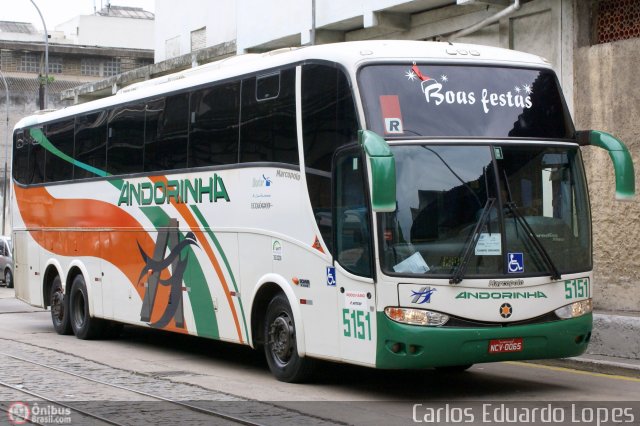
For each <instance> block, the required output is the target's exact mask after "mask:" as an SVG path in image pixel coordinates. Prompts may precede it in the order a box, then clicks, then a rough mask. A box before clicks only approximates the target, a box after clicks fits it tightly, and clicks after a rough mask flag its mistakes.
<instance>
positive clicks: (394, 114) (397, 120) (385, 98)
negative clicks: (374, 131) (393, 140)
mask: <svg viewBox="0 0 640 426" xmlns="http://www.w3.org/2000/svg"><path fill="white" fill-rule="evenodd" d="M380 111H381V112H382V118H383V119H384V133H385V134H386V135H397V134H402V133H404V130H402V112H401V111H400V99H399V98H398V95H382V96H380Z"/></svg>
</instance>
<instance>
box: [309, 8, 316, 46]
mask: <svg viewBox="0 0 640 426" xmlns="http://www.w3.org/2000/svg"><path fill="white" fill-rule="evenodd" d="M310 44H311V46H315V44H316V0H311V43H310Z"/></svg>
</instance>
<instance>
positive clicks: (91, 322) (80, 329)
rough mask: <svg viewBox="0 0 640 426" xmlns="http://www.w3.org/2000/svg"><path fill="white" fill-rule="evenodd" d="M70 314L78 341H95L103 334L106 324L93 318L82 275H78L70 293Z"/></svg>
mask: <svg viewBox="0 0 640 426" xmlns="http://www.w3.org/2000/svg"><path fill="white" fill-rule="evenodd" d="M69 312H70V320H71V328H72V329H73V333H74V334H75V335H76V337H77V338H78V339H82V340H90V339H95V338H96V337H98V336H100V335H101V334H102V331H103V330H104V326H105V322H104V321H103V320H101V319H99V318H91V315H90V312H89V296H88V294H87V286H86V284H85V282H84V277H83V276H82V275H76V277H75V278H74V279H73V284H72V285H71V293H69Z"/></svg>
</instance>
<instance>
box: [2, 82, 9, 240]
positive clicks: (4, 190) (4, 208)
mask: <svg viewBox="0 0 640 426" xmlns="http://www.w3.org/2000/svg"><path fill="white" fill-rule="evenodd" d="M0 77H2V82H3V83H4V92H5V105H6V107H7V123H6V124H7V130H6V139H5V144H4V180H3V181H2V235H5V230H6V228H5V214H6V211H7V164H8V156H9V85H8V84H7V80H6V79H5V78H4V73H3V72H2V71H0Z"/></svg>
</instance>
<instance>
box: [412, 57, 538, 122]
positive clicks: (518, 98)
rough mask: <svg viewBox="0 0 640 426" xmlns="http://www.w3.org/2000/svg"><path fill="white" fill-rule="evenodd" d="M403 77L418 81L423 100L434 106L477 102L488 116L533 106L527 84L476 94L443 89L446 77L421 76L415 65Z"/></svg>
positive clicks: (447, 78)
mask: <svg viewBox="0 0 640 426" xmlns="http://www.w3.org/2000/svg"><path fill="white" fill-rule="evenodd" d="M405 76H406V77H407V79H408V80H409V81H411V82H413V81H418V80H419V81H420V88H421V90H422V93H424V96H425V100H426V101H427V103H429V104H435V105H436V106H438V105H441V104H442V103H443V102H444V103H447V104H457V105H475V104H476V103H478V101H479V105H481V106H482V109H483V111H484V113H485V114H488V113H489V111H490V110H491V109H492V108H498V107H501V108H525V109H529V108H531V107H532V106H533V103H532V102H531V94H532V93H533V90H532V88H531V85H530V84H527V83H523V84H519V85H516V86H514V87H513V88H509V89H507V90H504V91H502V92H489V90H487V89H486V88H482V90H479V89H478V90H479V91H478V92H477V93H476V91H475V90H456V91H453V90H447V89H446V88H445V85H447V84H448V83H449V77H447V75H445V74H443V75H441V76H439V77H436V78H432V77H429V76H428V75H426V74H423V73H422V71H420V68H418V66H417V65H416V64H415V63H414V64H413V66H412V67H411V69H410V70H409V71H407V72H406V74H405ZM470 81H472V79H470Z"/></svg>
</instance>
